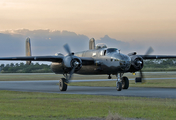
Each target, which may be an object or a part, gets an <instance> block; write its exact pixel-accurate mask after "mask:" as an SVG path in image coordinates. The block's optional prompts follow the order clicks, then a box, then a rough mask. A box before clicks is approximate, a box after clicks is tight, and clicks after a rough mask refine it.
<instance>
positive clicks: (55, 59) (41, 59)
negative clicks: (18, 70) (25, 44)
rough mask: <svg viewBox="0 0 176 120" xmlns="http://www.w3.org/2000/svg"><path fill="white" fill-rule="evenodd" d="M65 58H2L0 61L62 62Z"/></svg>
mask: <svg viewBox="0 0 176 120" xmlns="http://www.w3.org/2000/svg"><path fill="white" fill-rule="evenodd" d="M63 58H64V56H26V57H0V60H12V61H49V62H62V60H63Z"/></svg>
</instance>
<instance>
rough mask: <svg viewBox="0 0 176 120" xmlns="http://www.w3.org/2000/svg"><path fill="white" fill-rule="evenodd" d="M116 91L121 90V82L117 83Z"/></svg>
mask: <svg viewBox="0 0 176 120" xmlns="http://www.w3.org/2000/svg"><path fill="white" fill-rule="evenodd" d="M116 89H117V91H121V90H122V83H121V82H117V85H116Z"/></svg>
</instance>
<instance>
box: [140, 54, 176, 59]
mask: <svg viewBox="0 0 176 120" xmlns="http://www.w3.org/2000/svg"><path fill="white" fill-rule="evenodd" d="M138 56H141V57H142V58H143V59H167V58H176V56H172V55H138Z"/></svg>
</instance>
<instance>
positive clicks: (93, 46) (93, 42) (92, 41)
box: [89, 38, 95, 50]
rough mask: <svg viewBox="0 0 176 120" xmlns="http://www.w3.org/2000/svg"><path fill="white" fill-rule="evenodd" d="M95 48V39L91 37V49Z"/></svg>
mask: <svg viewBox="0 0 176 120" xmlns="http://www.w3.org/2000/svg"><path fill="white" fill-rule="evenodd" d="M93 49H95V39H94V38H91V39H90V40H89V50H93Z"/></svg>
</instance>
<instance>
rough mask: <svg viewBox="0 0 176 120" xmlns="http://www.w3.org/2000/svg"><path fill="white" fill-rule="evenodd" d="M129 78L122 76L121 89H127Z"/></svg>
mask: <svg viewBox="0 0 176 120" xmlns="http://www.w3.org/2000/svg"><path fill="white" fill-rule="evenodd" d="M128 87H129V80H128V78H127V77H126V76H124V77H122V89H128Z"/></svg>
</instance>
